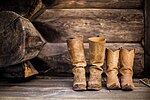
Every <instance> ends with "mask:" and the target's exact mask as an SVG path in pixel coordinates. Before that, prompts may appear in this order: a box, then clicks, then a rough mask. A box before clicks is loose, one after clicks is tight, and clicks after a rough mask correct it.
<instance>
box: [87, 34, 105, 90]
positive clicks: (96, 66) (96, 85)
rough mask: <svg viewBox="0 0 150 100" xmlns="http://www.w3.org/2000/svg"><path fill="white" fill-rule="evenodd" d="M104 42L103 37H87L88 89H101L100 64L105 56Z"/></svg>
mask: <svg viewBox="0 0 150 100" xmlns="http://www.w3.org/2000/svg"><path fill="white" fill-rule="evenodd" d="M105 42H106V40H105V39H104V38H100V37H93V38H89V57H90V69H89V71H90V78H89V82H88V89H90V90H100V89H101V74H102V73H103V69H102V66H103V64H104V58H105Z"/></svg>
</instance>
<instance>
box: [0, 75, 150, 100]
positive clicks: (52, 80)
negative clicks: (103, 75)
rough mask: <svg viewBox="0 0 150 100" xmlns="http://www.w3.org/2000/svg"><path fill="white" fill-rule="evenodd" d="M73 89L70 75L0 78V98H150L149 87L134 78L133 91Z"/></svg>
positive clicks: (137, 99) (117, 99) (75, 99)
mask: <svg viewBox="0 0 150 100" xmlns="http://www.w3.org/2000/svg"><path fill="white" fill-rule="evenodd" d="M105 83H106V82H105V80H103V88H102V90H100V91H80V92H77V91H73V90H72V78H71V77H46V78H44V79H43V78H42V79H41V78H40V77H38V78H35V79H32V80H30V81H26V82H20V83H17V82H8V81H6V80H2V79H1V80H0V100H58V99H66V100H81V99H82V100H87V99H91V100H129V99H130V100H150V88H149V87H147V86H145V85H144V84H142V83H141V82H140V81H139V79H134V84H135V86H136V87H135V89H134V91H122V90H107V89H106V88H105Z"/></svg>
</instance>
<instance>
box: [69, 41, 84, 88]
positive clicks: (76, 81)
mask: <svg viewBox="0 0 150 100" xmlns="http://www.w3.org/2000/svg"><path fill="white" fill-rule="evenodd" d="M67 46H68V51H69V55H70V60H71V63H72V67H73V68H72V72H73V75H74V78H73V90H86V76H85V66H86V60H85V54H84V46H83V40H81V39H78V38H70V39H68V40H67Z"/></svg>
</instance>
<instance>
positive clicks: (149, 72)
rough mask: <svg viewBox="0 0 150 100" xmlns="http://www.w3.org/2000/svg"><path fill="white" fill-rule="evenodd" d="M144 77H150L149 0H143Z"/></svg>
mask: <svg viewBox="0 0 150 100" xmlns="http://www.w3.org/2000/svg"><path fill="white" fill-rule="evenodd" d="M144 44H145V66H144V73H145V77H150V1H149V0H145V43H144Z"/></svg>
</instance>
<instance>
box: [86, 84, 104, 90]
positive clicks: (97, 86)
mask: <svg viewBox="0 0 150 100" xmlns="http://www.w3.org/2000/svg"><path fill="white" fill-rule="evenodd" d="M101 88H102V87H101V85H100V84H88V89H89V90H97V91H98V90H101Z"/></svg>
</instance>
